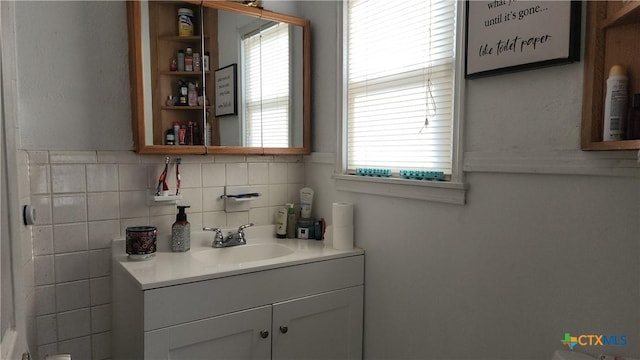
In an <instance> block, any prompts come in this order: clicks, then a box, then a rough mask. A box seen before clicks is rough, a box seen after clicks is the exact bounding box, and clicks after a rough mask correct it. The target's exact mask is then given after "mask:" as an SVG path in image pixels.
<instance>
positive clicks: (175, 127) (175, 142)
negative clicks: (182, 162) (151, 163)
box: [173, 121, 180, 145]
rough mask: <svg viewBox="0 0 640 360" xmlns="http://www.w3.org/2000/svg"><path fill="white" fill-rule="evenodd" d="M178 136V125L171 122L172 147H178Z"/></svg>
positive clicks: (175, 122)
mask: <svg viewBox="0 0 640 360" xmlns="http://www.w3.org/2000/svg"><path fill="white" fill-rule="evenodd" d="M179 136H180V123H179V122H177V121H174V122H173V145H179V143H178V137H179Z"/></svg>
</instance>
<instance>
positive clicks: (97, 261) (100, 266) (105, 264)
mask: <svg viewBox="0 0 640 360" xmlns="http://www.w3.org/2000/svg"><path fill="white" fill-rule="evenodd" d="M110 274H111V249H99V250H91V251H89V276H90V277H92V278H95V277H101V276H108V275H110Z"/></svg>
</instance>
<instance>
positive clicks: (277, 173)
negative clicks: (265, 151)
mask: <svg viewBox="0 0 640 360" xmlns="http://www.w3.org/2000/svg"><path fill="white" fill-rule="evenodd" d="M286 183H287V164H286V163H270V164H269V184H286Z"/></svg>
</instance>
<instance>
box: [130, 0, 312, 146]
mask: <svg viewBox="0 0 640 360" xmlns="http://www.w3.org/2000/svg"><path fill="white" fill-rule="evenodd" d="M127 4H128V5H127V6H128V24H129V54H130V64H129V66H130V77H131V99H132V102H131V107H132V127H133V137H134V145H135V149H136V151H137V152H138V153H140V154H237V155H246V154H265V155H279V154H284V155H296V154H309V152H310V44H309V42H310V24H309V21H308V20H306V19H302V18H298V17H294V16H290V15H284V14H279V13H275V12H272V11H268V10H264V9H261V8H257V7H253V6H247V5H244V4H242V3H237V2H229V1H206V0H205V1H202V2H201V1H130V2H127ZM179 12H181V13H183V14H184V13H185V12H186V13H187V14H193V15H192V17H191V18H190V19H189V20H190V21H191V25H192V33H191V32H188V31H179V27H178V13H179ZM188 30H191V29H188ZM185 54H186V55H187V67H186V68H183V67H182V66H181V65H182V64H179V63H180V62H181V61H182V60H181V59H180V58H181V57H182V56H184V55H185ZM205 55H206V56H207V58H208V64H207V63H206V62H207V61H206V60H205ZM178 65H180V66H179V67H178ZM206 65H208V68H207V67H206ZM183 89H186V96H185V97H182V96H184V95H185V94H184V93H183V92H182V91H183ZM181 97H182V98H181ZM172 141H173V142H174V143H175V144H171V142H172Z"/></svg>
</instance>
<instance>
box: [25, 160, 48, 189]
mask: <svg viewBox="0 0 640 360" xmlns="http://www.w3.org/2000/svg"><path fill="white" fill-rule="evenodd" d="M29 182H30V186H31V194H32V195H37V194H49V193H50V192H51V178H50V176H49V165H46V164H31V165H29Z"/></svg>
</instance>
